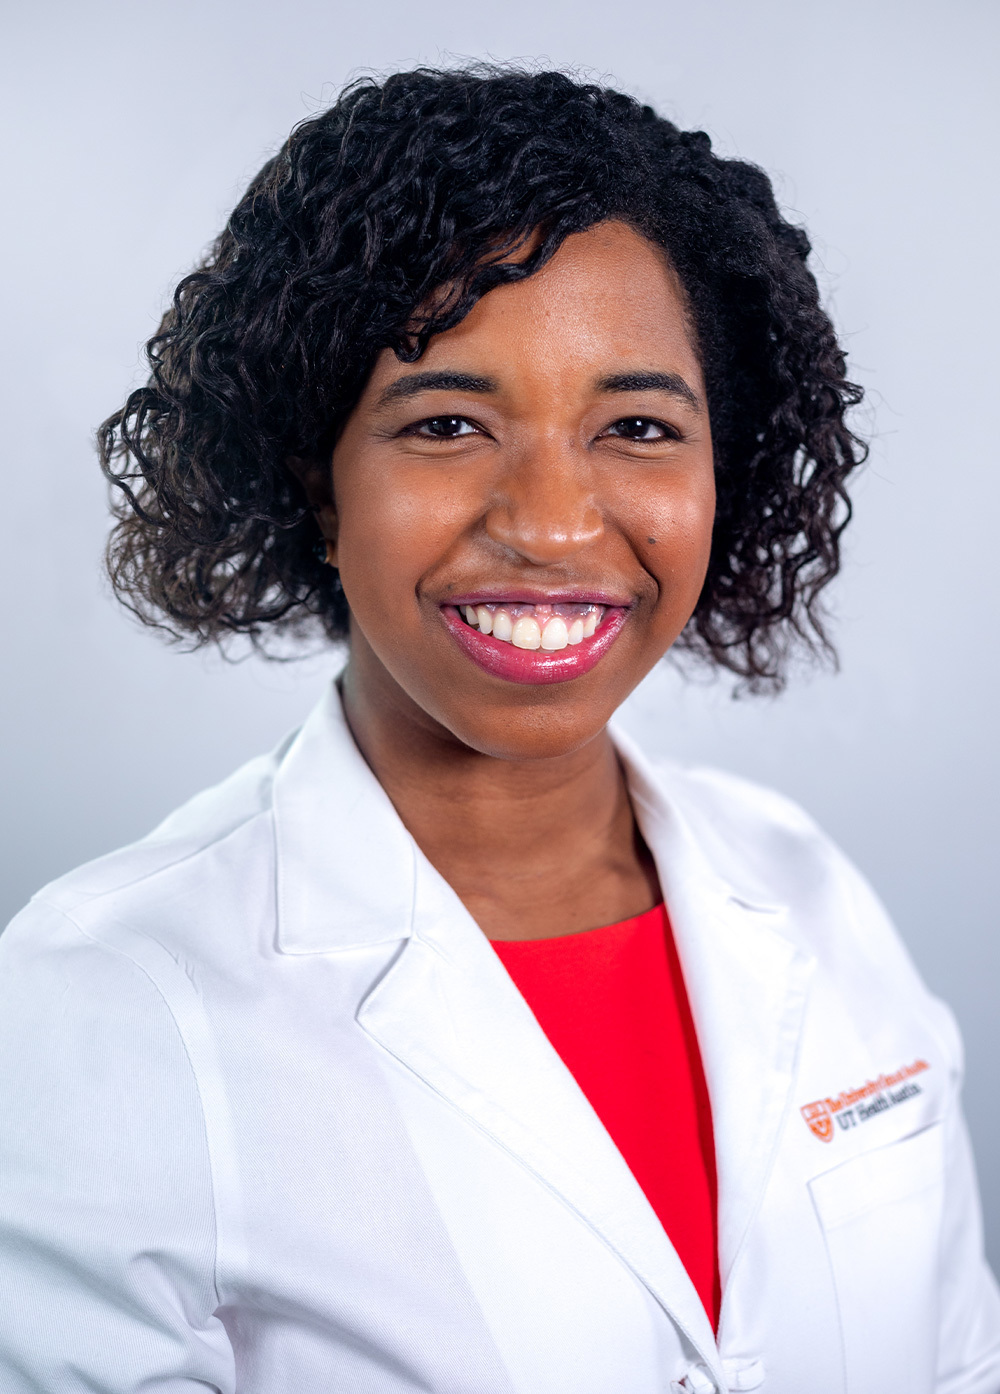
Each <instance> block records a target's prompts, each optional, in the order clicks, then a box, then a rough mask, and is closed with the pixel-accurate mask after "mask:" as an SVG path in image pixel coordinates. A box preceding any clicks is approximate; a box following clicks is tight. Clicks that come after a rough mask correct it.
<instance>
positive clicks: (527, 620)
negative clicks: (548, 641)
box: [494, 615, 542, 649]
mask: <svg viewBox="0 0 1000 1394" xmlns="http://www.w3.org/2000/svg"><path fill="white" fill-rule="evenodd" d="M494 633H496V630H495V629H494ZM510 642H511V643H512V644H513V645H514V647H515V648H516V649H539V648H541V646H542V631H541V627H540V625H539V623H538V621H537V620H536V619H535V617H534V616H533V615H522V616H521V617H520V619H518V620H516V621H515V623H514V628H513V630H512V632H511V636H510Z"/></svg>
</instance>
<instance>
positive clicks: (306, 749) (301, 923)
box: [273, 683, 420, 954]
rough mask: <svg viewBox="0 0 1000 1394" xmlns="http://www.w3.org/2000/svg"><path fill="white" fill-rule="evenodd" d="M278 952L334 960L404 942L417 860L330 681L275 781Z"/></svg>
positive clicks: (407, 932) (409, 923)
mask: <svg viewBox="0 0 1000 1394" xmlns="http://www.w3.org/2000/svg"><path fill="white" fill-rule="evenodd" d="M273 808H274V830H275V841H276V850H277V900H278V925H277V947H278V949H279V951H280V952H281V953H286V954H322V953H334V952H336V951H337V950H341V949H351V948H357V947H360V946H362V945H366V944H380V943H388V942H391V941H397V940H400V939H405V938H407V937H408V936H409V934H410V931H411V927H412V922H413V904H414V889H415V884H416V881H415V877H416V863H417V859H418V857H419V856H420V853H419V851H418V849H417V846H416V844H415V843H414V841H413V838H412V837H411V836H410V834H409V833H408V832H407V831H406V828H405V827H404V826H403V824H402V822H401V821H400V818H399V815H398V814H397V813H396V810H395V808H394V807H393V805H392V803H391V801H390V799H389V796H388V794H386V792H385V790H384V789H383V788H382V786H381V785H380V784H379V782H378V780H377V779H376V778H375V776H374V774H373V773H372V771H371V770H370V769H369V767H368V765H367V764H366V762H365V759H364V756H363V755H362V754H361V752H360V750H359V749H358V747H357V745H356V744H355V742H354V738H353V736H352V735H351V732H350V729H349V727H348V725H347V720H346V718H345V716H344V709H343V706H342V704H341V700H340V693H339V692H338V691H337V688H336V685H335V684H333V683H331V684H330V686H329V688H328V689H327V691H326V692H325V693H324V695H323V698H322V700H321V701H320V702H319V703H317V705H316V706H315V707H314V709H313V711H312V713H311V714H310V716H309V718H308V719H307V721H306V722H305V725H304V726H303V727H302V728H301V730H300V731H299V733H298V735H297V736H296V737H295V739H294V740H293V742H292V744H291V746H290V747H289V749H288V752H287V754H286V755H285V757H284V759H283V760H282V761H281V764H280V765H279V767H278V770H277V773H276V775H275V779H274V793H273Z"/></svg>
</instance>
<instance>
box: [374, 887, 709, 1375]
mask: <svg viewBox="0 0 1000 1394" xmlns="http://www.w3.org/2000/svg"><path fill="white" fill-rule="evenodd" d="M358 1021H359V1023H360V1025H361V1026H362V1028H363V1029H364V1030H365V1031H366V1032H367V1033H368V1035H369V1036H370V1037H372V1038H373V1039H374V1040H376V1041H377V1042H379V1044H380V1045H381V1046H383V1047H384V1048H385V1049H386V1050H387V1051H389V1052H390V1054H392V1055H393V1056H394V1057H395V1058H396V1059H397V1060H398V1061H400V1062H401V1063H402V1064H403V1065H404V1066H406V1067H407V1068H408V1069H409V1070H411V1071H412V1072H413V1073H414V1074H415V1075H417V1076H418V1077H419V1078H420V1079H421V1080H422V1081H423V1082H424V1083H425V1084H426V1085H427V1086H428V1087H429V1088H431V1089H432V1090H434V1091H435V1092H436V1093H437V1094H439V1095H440V1096H441V1097H442V1098H444V1099H446V1100H447V1101H448V1102H449V1103H450V1104H451V1105H453V1106H454V1107H455V1108H457V1109H458V1110H460V1112H461V1113H462V1114H464V1115H465V1117H466V1118H467V1119H468V1120H469V1121H470V1123H472V1124H473V1125H474V1126H476V1127H478V1128H480V1129H481V1130H482V1131H483V1132H484V1133H486V1134H488V1135H489V1136H490V1137H491V1138H493V1139H494V1140H495V1141H496V1142H497V1143H498V1144H499V1145H500V1146H501V1147H503V1148H504V1149H505V1150H506V1151H507V1152H508V1153H510V1154H511V1155H512V1156H513V1157H515V1158H516V1159H517V1160H518V1161H519V1162H520V1163H521V1164H522V1165H523V1166H525V1167H527V1168H528V1169H529V1170H530V1171H531V1172H532V1173H533V1174H534V1175H535V1176H536V1177H537V1178H538V1179H539V1181H540V1182H541V1183H542V1184H543V1185H545V1186H547V1187H548V1188H549V1189H550V1190H551V1191H553V1192H555V1193H556V1194H557V1195H558V1196H560V1197H561V1198H562V1200H563V1201H564V1202H565V1203H566V1204H568V1205H569V1206H570V1207H571V1209H572V1210H574V1211H575V1212H576V1213H577V1214H578V1215H579V1216H580V1218H581V1219H582V1220H583V1221H584V1222H585V1223H586V1224H588V1225H589V1226H590V1227H591V1228H592V1229H593V1230H594V1231H595V1232H596V1233H597V1234H598V1235H599V1236H600V1238H601V1239H602V1240H603V1241H604V1242H605V1243H606V1244H608V1245H609V1246H610V1247H611V1248H612V1249H613V1250H614V1251H615V1252H616V1253H617V1254H618V1256H619V1257H620V1258H621V1259H622V1260H623V1261H624V1262H625V1263H626V1264H627V1265H628V1266H629V1267H630V1268H631V1269H632V1270H633V1272H634V1273H635V1274H636V1275H637V1277H638V1278H639V1279H640V1280H641V1281H642V1282H643V1283H644V1284H645V1286H646V1287H647V1288H648V1290H649V1291H650V1292H651V1293H652V1294H653V1296H654V1297H655V1298H656V1299H657V1300H658V1301H659V1303H660V1304H661V1306H662V1307H663V1308H664V1309H665V1310H666V1311H667V1312H668V1313H669V1315H670V1316H671V1317H672V1318H673V1320H674V1322H675V1324H676V1326H677V1327H678V1328H679V1330H680V1331H681V1333H682V1334H683V1336H685V1337H686V1338H687V1342H688V1343H689V1345H690V1347H691V1349H692V1353H693V1355H694V1356H695V1357H696V1358H699V1359H701V1360H703V1361H705V1362H706V1363H707V1364H708V1365H709V1366H710V1367H711V1368H712V1369H713V1370H716V1371H717V1366H718V1356H717V1353H716V1349H715V1341H714V1337H713V1334H712V1329H711V1326H710V1325H709V1322H708V1319H707V1317H706V1315H705V1311H704V1308H703V1307H702V1305H701V1302H700V1300H699V1298H698V1295H697V1293H696V1291H695V1289H694V1287H693V1286H692V1284H691V1281H690V1279H689V1278H688V1275H687V1273H686V1272H685V1270H684V1268H683V1266H682V1264H681V1262H680V1260H679V1259H678V1257H677V1254H676V1252H675V1250H674V1248H673V1245H672V1244H671V1243H670V1241H669V1239H668V1238H667V1236H666V1234H665V1233H664V1231H663V1228H662V1226H661V1225H660V1223H659V1221H658V1220H657V1218H656V1215H655V1214H654V1212H653V1210H652V1209H651V1207H650V1205H649V1203H648V1201H647V1200H646V1198H645V1196H644V1195H643V1193H642V1191H641V1189H640V1188H639V1186H638V1184H637V1183H636V1181H635V1179H634V1178H633V1176H632V1174H631V1172H630V1171H629V1170H628V1167H627V1166H626V1164H625V1162H624V1161H623V1159H622V1157H621V1155H620V1153H619V1152H618V1150H617V1148H616V1147H615V1146H614V1144H613V1143H612V1141H611V1139H610V1137H609V1136H608V1134H607V1132H606V1131H605V1129H604V1128H603V1126H602V1125H601V1123H600V1122H599V1120H598V1118H597V1116H596V1115H595V1114H594V1112H593V1110H592V1108H591V1107H590V1105H589V1103H588V1102H587V1100H586V1099H585V1097H584V1096H583V1094H582V1093H581V1091H580V1089H579V1088H578V1086H577V1085H576V1083H575V1081H574V1080H573V1079H572V1077H571V1075H570V1074H569V1072H568V1070H567V1069H566V1067H565V1066H564V1065H563V1063H562V1061H561V1060H560V1059H559V1057H558V1055H557V1054H556V1052H555V1051H554V1050H553V1048H552V1046H551V1045H550V1044H549V1042H548V1040H547V1039H546V1037H545V1036H544V1034H543V1033H542V1031H541V1028H540V1027H539V1026H538V1024H537V1022H536V1021H535V1018H534V1016H533V1015H532V1014H531V1012H530V1010H529V1009H528V1007H527V1005H526V1004H525V1002H524V1000H523V998H522V997H521V995H520V993H519V992H518V991H517V989H516V988H515V987H514V984H513V983H512V981H511V979H510V978H509V977H508V975H507V973H506V971H505V969H504V968H503V965H502V964H501V963H500V960H499V959H498V957H497V955H496V954H495V953H494V951H493V949H492V948H491V946H490V944H489V942H488V941H487V939H486V938H485V936H484V935H483V933H482V931H481V930H480V929H479V928H478V926H477V925H476V924H475V923H474V921H473V920H472V919H471V917H470V916H469V914H468V912H467V911H466V910H465V908H464V906H463V905H462V904H461V902H460V901H459V900H458V897H457V896H456V895H455V894H454V892H453V891H452V890H451V888H450V887H449V886H448V885H447V884H446V883H445V882H444V881H443V880H442V879H441V878H440V877H439V876H438V875H437V873H436V872H435V871H434V870H433V868H432V867H430V866H429V864H427V863H426V862H425V861H423V859H421V861H420V863H419V865H418V872H417V894H416V911H415V918H414V930H413V935H412V937H411V938H410V940H409V941H408V942H407V944H406V945H405V946H404V948H403V950H402V951H401V953H400V955H399V956H398V958H397V959H396V960H395V962H394V963H393V965H392V967H391V968H390V969H389V971H388V972H387V973H386V975H385V976H384V977H383V978H382V979H381V981H380V982H379V983H378V984H377V985H376V986H375V988H374V989H373V990H372V992H371V993H370V994H369V995H368V997H367V999H366V1000H365V1002H364V1003H363V1004H362V1006H361V1009H360V1011H359V1014H358Z"/></svg>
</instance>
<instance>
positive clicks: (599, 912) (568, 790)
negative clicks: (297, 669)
mask: <svg viewBox="0 0 1000 1394" xmlns="http://www.w3.org/2000/svg"><path fill="white" fill-rule="evenodd" d="M366 687H367V685H366V684H364V683H363V681H361V680H360V679H359V675H358V673H357V670H356V669H355V668H354V667H353V665H349V666H348V669H347V671H346V672H345V674H344V679H343V683H342V692H343V697H344V708H345V712H346V715H347V720H348V724H349V725H350V728H351V731H352V734H353V735H354V739H355V740H356V742H357V744H358V746H359V748H360V750H361V752H362V754H363V755H364V757H365V759H366V760H367V762H368V764H369V765H370V766H371V768H372V770H373V772H374V773H375V776H376V778H377V779H378V780H379V783H380V784H381V785H382V787H383V788H384V789H385V791H386V793H387V794H388V795H389V798H390V799H391V800H392V802H393V804H394V806H395V808H396V810H397V812H398V813H399V816H400V818H401V819H402V821H403V823H404V825H405V826H406V828H407V829H408V831H409V832H410V834H411V835H412V837H413V838H414V840H415V841H416V843H417V845H418V846H419V847H420V849H421V851H422V852H423V853H424V855H425V856H426V857H427V859H428V860H429V861H430V862H431V864H432V865H433V866H434V867H435V868H436V869H437V870H438V871H439V872H440V873H441V875H442V876H444V878H445V880H447V881H448V882H449V884H450V885H451V886H452V888H453V889H454V890H455V892H456V893H457V894H458V895H459V897H460V898H461V899H462V901H463V902H464V903H465V905H466V907H467V909H468V910H469V912H470V913H471V914H472V916H473V918H474V919H475V920H476V921H477V923H478V924H479V925H480V927H481V928H482V929H483V930H484V932H485V933H486V934H487V935H488V936H489V937H490V938H492V939H538V938H549V937H553V936H557V935H561V934H568V933H574V932H578V931H580V930H586V929H593V928H596V927H598V926H599V925H603V924H611V923H614V922H616V921H617V920H622V919H626V918H628V917H630V916H632V915H636V914H639V913H641V912H642V911H644V910H647V909H649V908H650V907H651V906H652V905H654V904H655V903H656V902H657V900H658V899H659V890H658V886H657V882H656V873H655V870H654V869H653V866H652V859H651V858H650V856H649V853H648V851H647V850H646V848H645V846H644V844H643V843H642V840H641V838H640V836H639V834H638V830H637V828H636V825H635V821H634V818H633V815H632V808H631V804H630V803H629V798H628V790H627V787H626V784H625V778H624V774H623V772H622V768H621V764H620V762H619V759H618V756H617V752H616V751H615V748H614V745H613V743H612V741H611V738H610V736H609V734H608V732H607V730H606V729H605V730H602V731H601V732H600V733H599V734H598V735H597V736H595V737H594V738H593V739H592V740H591V741H589V742H588V743H587V744H586V745H584V746H582V747H580V748H579V749H577V750H573V751H570V752H568V753H565V754H559V755H555V756H552V757H548V758H543V759H530V760H528V759H525V760H516V759H498V758H496V757H494V756H491V755H485V754H482V753H481V752H479V751H476V750H473V749H470V747H468V746H466V745H464V744H462V743H461V742H460V741H458V740H457V739H456V738H455V737H454V736H453V735H452V734H451V733H450V732H448V731H446V730H445V729H444V728H442V727H440V726H438V725H437V724H436V723H434V722H432V721H431V720H430V719H428V718H426V717H425V718H424V719H423V720H421V719H414V714H413V713H404V712H403V711H401V710H400V706H399V704H396V703H389V702H386V701H380V700H379V699H378V695H377V694H376V693H371V692H370V691H367V690H365V689H366ZM421 715H424V714H421ZM407 716H409V717H410V719H407Z"/></svg>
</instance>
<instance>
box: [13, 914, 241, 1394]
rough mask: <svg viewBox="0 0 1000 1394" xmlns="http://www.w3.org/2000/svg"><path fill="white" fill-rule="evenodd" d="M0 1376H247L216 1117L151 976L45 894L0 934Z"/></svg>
mask: <svg viewBox="0 0 1000 1394" xmlns="http://www.w3.org/2000/svg"><path fill="white" fill-rule="evenodd" d="M0 1178H2V1180H0V1389H2V1390H3V1394H83V1391H87V1394H136V1391H137V1390H139V1389H141V1390H143V1391H144V1394H168V1392H169V1394H193V1392H194V1391H195V1390H197V1391H198V1392H199V1394H206V1391H218V1394H231V1391H232V1390H233V1388H234V1384H235V1379H234V1368H233V1353H232V1348H231V1346H230V1344H229V1341H228V1338H227V1336H226V1332H225V1330H224V1328H223V1326H222V1324H221V1322H220V1321H219V1319H218V1318H217V1317H216V1316H215V1315H214V1313H215V1310H216V1308H217V1306H218V1305H219V1304H218V1297H217V1294H216V1291H215V1274H214V1265H215V1221H214V1206H213V1196H212V1184H211V1173H210V1168H209V1162H208V1153H207V1142H206V1136H205V1128H204V1121H203V1118H202V1114H201V1108H200V1103H199V1098H198V1093H197V1089H196V1086H195V1081H194V1078H193V1075H192V1071H191V1067H190V1064H189V1063H188V1059H187V1056H186V1053H185V1050H184V1045H183V1042H182V1041H181V1039H180V1037H179V1035H178V1032H177V1028H176V1026H175V1024H174V1021H173V1018H172V1016H171V1014H170V1012H169V1010H168V1008H167V1006H166V1004H165V1003H164V1001H163V999H162V997H161V996H160V994H159V993H158V991H157V990H156V988H155V987H154V985H153V984H152V982H151V981H150V980H149V978H148V977H147V976H146V975H145V973H144V972H143V971H142V970H141V969H140V968H138V967H137V966H136V965H135V964H134V963H132V962H131V961H130V960H129V959H128V958H126V957H125V956H124V955H122V954H120V953H119V952H117V951H116V950H115V949H113V948H109V947H106V946H104V945H102V944H98V943H95V942H94V941H92V940H90V939H88V938H87V937H85V936H84V935H83V934H82V933H81V932H80V930H78V929H77V928H76V926H75V925H73V924H72V923H71V922H70V921H68V920H67V919H65V918H64V917H63V916H62V915H61V914H60V913H59V912H58V911H56V910H53V909H50V908H48V907H46V906H44V905H42V904H39V902H37V901H36V902H33V903H32V904H31V905H29V906H28V908H27V909H26V910H25V911H23V912H22V913H21V915H19V916H18V917H17V918H16V919H15V920H14V921H13V922H12V923H11V925H10V926H9V927H8V929H7V930H6V931H5V932H4V933H3V934H2V935H0Z"/></svg>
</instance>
